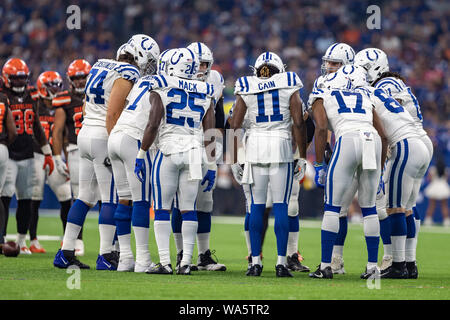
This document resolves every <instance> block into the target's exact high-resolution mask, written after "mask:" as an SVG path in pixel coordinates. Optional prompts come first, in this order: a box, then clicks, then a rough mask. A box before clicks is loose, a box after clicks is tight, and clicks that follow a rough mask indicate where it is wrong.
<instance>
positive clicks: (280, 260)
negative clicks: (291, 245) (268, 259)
mask: <svg viewBox="0 0 450 320" xmlns="http://www.w3.org/2000/svg"><path fill="white" fill-rule="evenodd" d="M279 264H282V265H283V266H285V265H286V256H278V258H277V265H279Z"/></svg>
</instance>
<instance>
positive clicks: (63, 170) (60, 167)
mask: <svg viewBox="0 0 450 320" xmlns="http://www.w3.org/2000/svg"><path fill="white" fill-rule="evenodd" d="M54 160H55V166H56V171H58V173H59V174H60V175H62V176H63V177H65V178H67V179H68V178H69V177H70V174H69V170H68V169H67V165H66V164H65V163H64V161H63V160H62V159H61V155H59V154H58V155H56V156H54Z"/></svg>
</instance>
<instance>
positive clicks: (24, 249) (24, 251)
mask: <svg viewBox="0 0 450 320" xmlns="http://www.w3.org/2000/svg"><path fill="white" fill-rule="evenodd" d="M20 254H31V251H30V249H28V247H27V246H26V245H25V246H21V247H20Z"/></svg>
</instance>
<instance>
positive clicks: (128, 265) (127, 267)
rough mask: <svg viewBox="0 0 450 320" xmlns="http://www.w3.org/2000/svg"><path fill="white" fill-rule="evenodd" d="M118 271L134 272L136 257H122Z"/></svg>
mask: <svg viewBox="0 0 450 320" xmlns="http://www.w3.org/2000/svg"><path fill="white" fill-rule="evenodd" d="M117 271H122V272H133V271H134V259H133V258H128V259H120V260H119V265H118V266H117Z"/></svg>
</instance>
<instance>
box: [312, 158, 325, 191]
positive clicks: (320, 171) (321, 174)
mask: <svg viewBox="0 0 450 320" xmlns="http://www.w3.org/2000/svg"><path fill="white" fill-rule="evenodd" d="M314 170H316V176H315V177H314V182H315V183H316V185H317V186H318V187H319V188H322V189H323V188H324V187H325V181H326V178H327V167H326V165H325V164H324V163H317V162H314Z"/></svg>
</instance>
